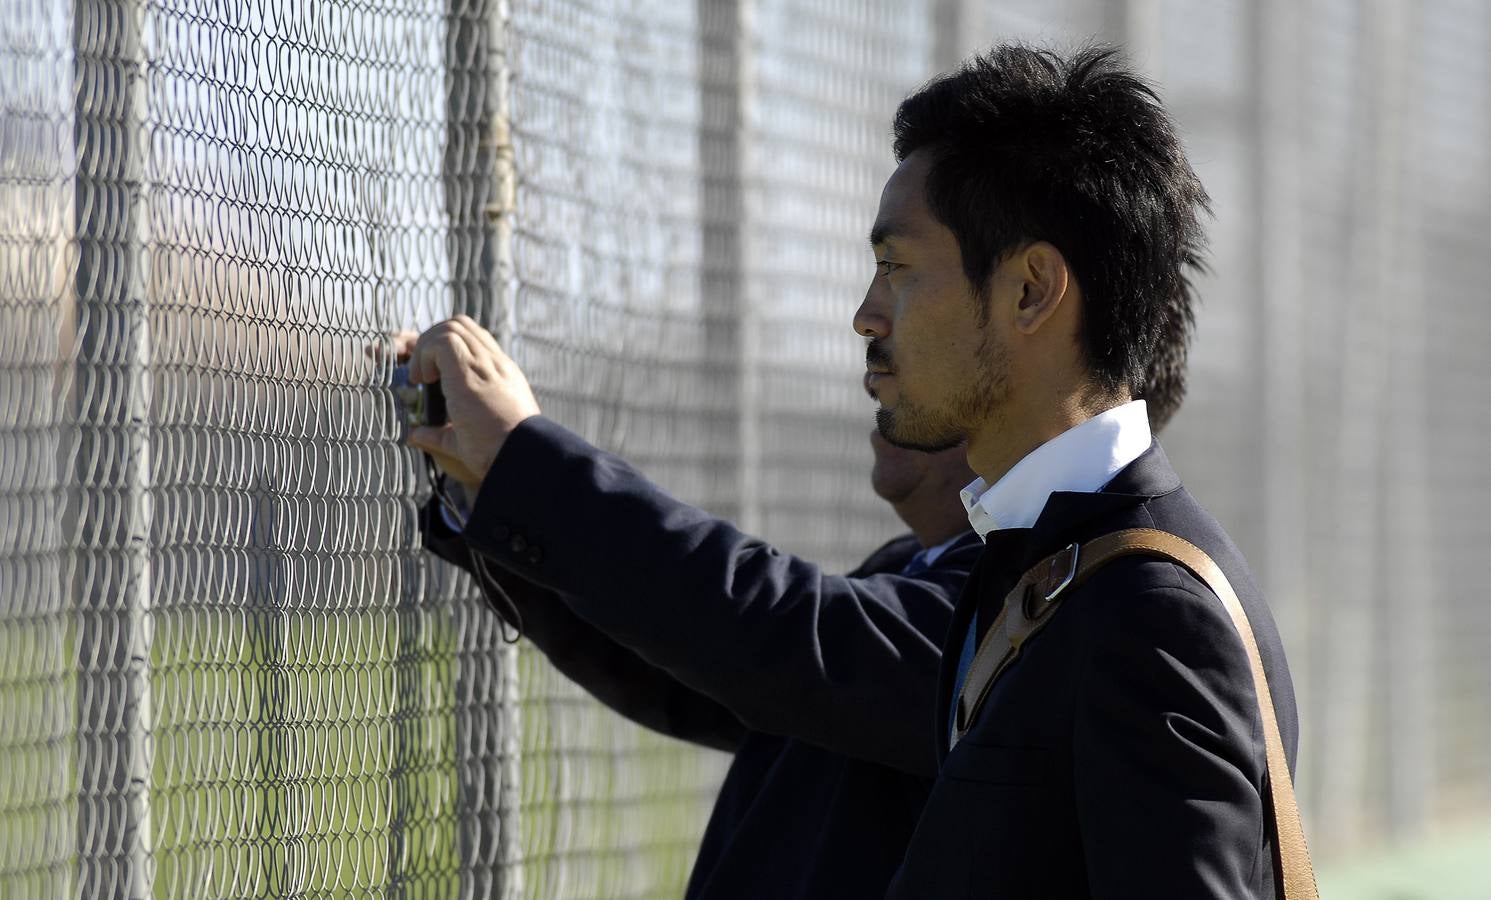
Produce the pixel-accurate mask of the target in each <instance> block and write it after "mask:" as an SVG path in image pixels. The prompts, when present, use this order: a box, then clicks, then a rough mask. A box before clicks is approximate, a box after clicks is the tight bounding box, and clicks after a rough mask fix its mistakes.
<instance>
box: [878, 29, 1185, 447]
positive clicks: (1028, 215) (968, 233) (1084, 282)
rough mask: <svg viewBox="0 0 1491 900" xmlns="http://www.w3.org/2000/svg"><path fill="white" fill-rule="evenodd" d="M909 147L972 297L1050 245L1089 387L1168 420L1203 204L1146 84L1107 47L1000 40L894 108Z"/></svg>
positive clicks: (898, 142) (900, 151)
mask: <svg viewBox="0 0 1491 900" xmlns="http://www.w3.org/2000/svg"><path fill="white" fill-rule="evenodd" d="M922 149H926V150H928V151H929V152H931V153H932V155H933V156H932V162H931V167H930V169H929V171H928V174H927V184H926V197H927V204H928V206H929V207H930V208H931V210H932V214H933V215H934V216H935V217H936V218H937V219H938V220H939V221H940V222H942V223H943V224H944V225H946V226H947V227H948V228H949V229H950V230H951V231H952V232H953V234H954V235H955V236H956V237H957V239H958V247H959V249H960V250H961V251H962V254H963V270H964V274H965V275H966V276H967V277H968V280H969V281H970V282H972V283H973V285H974V286H975V288H976V289H977V294H978V295H979V296H981V297H982V296H983V290H984V287H985V285H986V284H987V282H988V279H989V277H990V275H992V274H993V272H994V269H995V267H996V266H997V265H998V263H999V262H1000V260H1001V259H1003V258H1004V257H1006V256H1007V255H1008V254H1009V253H1010V252H1012V251H1014V250H1016V249H1018V248H1019V247H1020V246H1022V245H1023V244H1025V243H1028V242H1030V241H1037V240H1043V241H1048V242H1050V243H1051V244H1053V245H1055V246H1056V247H1057V248H1058V249H1059V250H1061V252H1062V254H1063V255H1064V256H1065V257H1066V260H1067V264H1068V265H1069V266H1071V269H1072V273H1073V275H1074V276H1075V277H1076V280H1077V283H1078V285H1079V286H1080V287H1081V289H1082V294H1083V309H1082V324H1081V331H1080V339H1081V342H1082V349H1083V351H1084V354H1085V356H1086V358H1087V362H1088V365H1089V366H1090V367H1091V369H1092V373H1093V376H1094V379H1095V380H1096V382H1097V384H1098V386H1099V387H1100V388H1101V389H1103V390H1106V391H1110V392H1114V393H1117V392H1118V391H1120V390H1121V389H1122V388H1125V387H1127V388H1128V389H1129V390H1130V391H1131V392H1132V393H1133V394H1134V395H1135V396H1139V397H1145V398H1146V400H1147V401H1148V402H1149V403H1151V404H1154V403H1159V404H1160V405H1161V409H1160V410H1151V418H1155V413H1156V412H1161V413H1163V416H1162V417H1160V419H1159V421H1161V422H1162V423H1163V421H1164V420H1168V419H1169V417H1170V415H1171V414H1172V413H1173V412H1174V410H1175V408H1176V407H1177V406H1178V405H1179V403H1180V398H1181V396H1182V395H1183V394H1184V392H1185V357H1186V346H1187V344H1188V343H1189V340H1190V334H1191V327H1192V321H1193V320H1192V313H1191V302H1192V290H1191V284H1190V280H1189V279H1190V276H1191V275H1192V274H1193V273H1195V272H1197V271H1198V270H1200V268H1201V267H1202V265H1203V255H1204V248H1205V234H1204V233H1203V230H1202V227H1201V218H1202V216H1203V214H1205V213H1208V212H1209V200H1208V198H1207V196H1206V191H1205V189H1204V188H1202V186H1201V181H1200V179H1198V178H1197V177H1196V173H1195V172H1193V171H1192V170H1191V166H1190V163H1188V162H1187V161H1186V157H1185V152H1184V150H1183V148H1182V147H1181V142H1180V139H1179V137H1178V136H1177V135H1176V133H1175V127H1174V125H1173V124H1172V123H1171V121H1170V117H1169V116H1168V115H1167V114H1166V113H1165V111H1164V109H1162V108H1161V106H1160V101H1159V98H1158V97H1156V95H1155V93H1154V90H1153V89H1151V88H1150V87H1149V85H1147V84H1146V83H1145V82H1144V81H1143V80H1142V79H1140V78H1139V77H1138V76H1136V75H1134V74H1133V73H1132V72H1130V71H1128V70H1127V69H1126V68H1124V66H1123V64H1122V63H1121V62H1120V60H1119V57H1118V54H1117V52H1116V51H1114V50H1113V49H1111V48H1103V47H1089V48H1086V49H1083V50H1080V51H1078V52H1076V53H1074V54H1072V55H1071V56H1070V57H1063V56H1061V55H1059V54H1057V53H1056V52H1054V51H1051V50H1043V49H1036V48H1032V47H1027V46H1023V45H1018V44H1008V45H1002V46H999V47H996V48H994V49H993V50H990V51H989V52H987V53H984V54H981V55H979V56H975V57H974V58H972V59H970V60H968V61H967V62H965V63H964V64H963V65H962V66H961V67H959V68H958V70H957V71H955V72H953V73H951V74H948V75H943V76H941V77H939V78H937V79H935V80H933V81H932V82H930V83H928V84H927V85H926V86H924V87H923V88H921V89H920V90H918V91H917V92H916V93H914V94H912V95H911V96H910V97H907V98H906V100H905V101H904V102H902V103H901V106H900V108H899V109H898V110H897V111H896V122H895V152H896V159H897V160H904V159H906V157H908V156H910V155H911V154H912V153H915V152H916V151H918V150H922Z"/></svg>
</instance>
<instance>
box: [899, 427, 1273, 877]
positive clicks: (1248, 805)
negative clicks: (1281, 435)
mask: <svg viewBox="0 0 1491 900" xmlns="http://www.w3.org/2000/svg"><path fill="white" fill-rule="evenodd" d="M1132 527H1146V528H1158V529H1161V530H1164V531H1169V532H1172V533H1174V534H1177V535H1179V536H1181V537H1183V538H1185V539H1187V540H1189V541H1190V542H1192V543H1193V544H1196V545H1197V546H1199V547H1200V548H1201V549H1203V550H1205V551H1206V552H1207V553H1208V554H1209V555H1210V556H1211V557H1212V559H1214V560H1215V561H1216V562H1217V564H1218V565H1219V566H1220V567H1221V569H1222V571H1223V573H1225V574H1226V576H1227V579H1228V580H1229V581H1230V582H1231V584H1232V587H1233V589H1234V590H1235V591H1236V592H1237V596H1238V598H1239V600H1240V601H1241V602H1242V605H1243V608H1244V610H1245V611H1246V612H1247V615H1248V619H1249V621H1250V623H1251V624H1252V626H1253V631H1254V632H1255V634H1256V635H1257V639H1258V645H1259V649H1260V650H1261V653H1262V656H1263V663H1264V668H1265V670H1266V671H1267V674H1268V678H1269V685H1270V688H1271V690H1272V693H1273V699H1274V707H1275V711H1276V714H1277V716H1278V720H1279V728H1280V731H1281V732H1282V734H1283V738H1284V744H1285V748H1286V751H1287V753H1288V756H1289V760H1290V766H1291V769H1292V767H1293V764H1294V758H1295V750H1296V746H1297V743H1298V736H1299V727H1298V720H1297V716H1296V710H1295V704H1294V689H1293V684H1292V682H1291V681H1290V678H1289V670H1288V667H1287V666H1286V665H1285V661H1284V650H1283V647H1282V645H1281V644H1280V641H1279V634H1278V630H1277V628H1276V627H1275V625H1274V621H1273V617H1272V616H1271V615H1270V613H1269V610H1268V607H1267V605H1266V604H1265V602H1264V599H1263V596H1262V595H1261V594H1260V593H1259V590H1258V587H1257V586H1256V585H1255V584H1254V582H1253V577H1252V575H1251V573H1250V572H1249V571H1248V566H1247V563H1246V562H1245V561H1244V560H1243V558H1242V555H1241V554H1240V553H1239V552H1238V550H1237V548H1236V547H1235V546H1234V545H1233V543H1232V541H1231V540H1230V539H1229V538H1228V537H1227V535H1226V533H1225V532H1223V530H1222V528H1221V526H1220V525H1218V524H1217V522H1216V520H1215V519H1213V518H1212V517H1211V516H1210V515H1209V514H1208V513H1207V512H1206V511H1205V510H1204V509H1202V508H1201V506H1200V504H1198V503H1197V502H1196V500H1195V499H1194V498H1192V497H1191V495H1190V494H1189V493H1188V492H1187V491H1186V490H1185V488H1183V487H1182V486H1181V483H1180V479H1179V477H1177V476H1176V474H1175V471H1174V470H1173V469H1172V468H1171V467H1170V463H1169V462H1168V461H1167V460H1166V458H1165V454H1164V452H1163V451H1162V450H1161V449H1160V446H1159V444H1158V443H1156V444H1155V445H1153V446H1152V447H1151V448H1150V449H1149V451H1148V452H1146V453H1145V454H1144V455H1143V456H1141V457H1140V458H1139V459H1138V460H1137V461H1135V462H1134V463H1133V464H1132V465H1130V466H1129V467H1128V468H1126V469H1125V470H1124V471H1122V472H1120V473H1119V475H1118V476H1117V477H1116V478H1115V479H1114V480H1113V481H1112V482H1111V483H1110V484H1109V485H1108V486H1107V487H1106V488H1104V490H1102V491H1101V492H1099V493H1096V494H1077V493H1057V494H1053V495H1051V498H1050V500H1049V501H1048V502H1047V504H1046V507H1045V509H1044V511H1043V512H1042V513H1041V516H1040V518H1039V520H1038V521H1037V522H1036V524H1035V526H1034V528H1031V529H1012V530H1009V531H996V532H992V533H990V535H989V536H988V543H987V545H986V547H985V550H984V553H983V555H982V557H981V558H980V560H979V563H978V565H977V566H976V567H975V569H974V572H973V574H972V576H971V577H970V581H969V585H968V589H967V591H966V592H965V594H964V596H963V597H962V599H961V600H960V601H959V604H958V609H957V611H956V613H955V614H954V620H953V625H952V627H951V629H950V630H949V637H948V644H947V648H946V650H945V652H944V656H943V659H944V663H943V670H942V675H941V678H940V682H939V683H940V687H939V692H938V704H937V712H938V715H939V722H938V725H937V728H936V738H937V741H938V745H939V751H940V753H941V754H942V760H941V762H942V765H941V771H940V773H939V775H938V778H937V782H936V784H935V785H934V787H933V789H932V793H931V795H930V797H929V798H928V801H927V805H926V808H925V811H924V812H923V815H922V819H921V822H920V823H919V824H918V825H917V829H916V834H915V836H914V837H913V838H912V841H911V844H910V846H909V848H908V849H907V855H906V861H905V863H904V865H903V866H902V869H901V871H900V872H899V873H898V875H897V877H896V879H895V882H894V884H893V885H892V887H891V890H890V896H891V897H894V898H907V900H909V898H927V897H937V898H947V897H990V898H996V897H999V898H1032V897H1039V898H1103V900H1117V898H1136V900H1137V898H1144V900H1150V898H1185V900H1202V898H1219V900H1220V898H1227V900H1236V898H1243V897H1249V898H1272V897H1273V896H1274V890H1273V883H1274V865H1273V861H1272V848H1271V847H1270V846H1269V844H1268V842H1267V841H1266V840H1265V838H1264V818H1263V817H1264V800H1263V798H1264V797H1265V796H1266V793H1265V792H1264V774H1265V770H1266V765H1265V760H1264V746H1263V734H1262V722H1261V717H1260V716H1259V714H1258V712H1257V700H1256V695H1255V693H1254V690H1253V682H1252V677H1251V674H1250V672H1249V668H1248V660H1247V656H1246V655H1245V653H1244V650H1243V645H1242V641H1241V639H1240V638H1239V637H1238V635H1237V633H1236V631H1235V630H1234V628H1233V626H1232V623H1231V620H1230V619H1229V618H1228V617H1227V613H1226V611H1225V610H1224V609H1223V607H1222V605H1221V602H1220V601H1219V600H1218V599H1217V597H1216V595H1214V594H1212V593H1211V592H1210V591H1209V590H1207V589H1206V588H1205V586H1203V585H1202V584H1201V582H1200V581H1198V580H1197V579H1196V578H1195V577H1194V576H1193V575H1191V574H1190V573H1189V572H1188V571H1186V570H1185V569H1183V568H1181V567H1179V566H1177V565H1174V564H1172V563H1169V562H1162V561H1158V560H1153V559H1145V558H1142V557H1126V558H1123V559H1119V560H1116V561H1114V562H1113V563H1111V564H1109V565H1107V566H1106V567H1104V568H1103V569H1101V570H1100V571H1099V572H1097V573H1096V574H1094V575H1093V576H1092V578H1091V579H1090V580H1089V581H1088V582H1087V583H1086V584H1084V585H1082V586H1081V587H1080V588H1078V589H1075V590H1073V592H1072V593H1071V594H1069V595H1068V596H1067V597H1066V599H1065V600H1064V602H1063V604H1062V606H1061V607H1060V608H1059V609H1058V610H1057V611H1056V612H1055V613H1053V614H1052V617H1051V619H1050V620H1049V621H1048V623H1047V625H1046V627H1045V628H1044V630H1042V631H1040V632H1039V633H1037V634H1036V635H1035V636H1034V637H1033V638H1032V639H1031V640H1030V641H1029V642H1028V643H1027V644H1026V645H1025V646H1024V648H1023V649H1022V651H1021V655H1020V657H1019V659H1018V660H1017V661H1016V662H1015V663H1014V665H1013V666H1011V667H1010V668H1009V669H1008V670H1007V671H1006V672H1005V673H1004V674H1003V675H1002V676H1001V677H1000V679H999V680H998V681H996V682H995V684H994V687H993V689H992V690H991V691H990V693H989V695H988V697H987V699H986V700H985V702H984V705H983V707H982V709H981V710H980V712H979V714H978V715H977V716H976V718H975V720H974V723H973V725H972V727H971V728H970V730H969V732H968V734H967V735H966V736H965V737H964V738H963V739H962V740H961V741H959V742H958V744H957V746H956V747H954V748H953V749H952V750H951V752H948V751H947V746H948V730H949V721H948V719H949V712H950V710H951V706H952V683H953V680H954V678H953V676H954V672H955V670H956V666H957V660H958V656H959V650H960V649H961V645H962V641H963V636H964V635H965V634H966V633H967V632H966V630H967V628H968V625H969V623H970V621H972V620H974V617H975V612H976V613H977V623H978V627H979V636H980V637H982V629H983V628H986V627H987V626H988V624H989V623H990V622H992V621H993V620H994V618H995V617H996V616H997V615H998V613H999V610H1000V607H1001V606H1002V604H1003V600H1004V596H1005V594H1006V593H1007V592H1008V591H1009V589H1010V587H1011V586H1012V585H1013V584H1014V582H1015V581H1016V580H1017V579H1018V578H1019V577H1020V575H1021V574H1022V573H1023V572H1024V571H1025V570H1027V569H1028V568H1029V567H1030V566H1032V565H1034V564H1035V563H1036V562H1038V561H1039V560H1041V559H1042V558H1044V557H1045V556H1047V555H1049V554H1051V553H1054V552H1056V551H1057V550H1060V549H1061V548H1062V547H1064V546H1066V545H1067V544H1068V543H1071V542H1073V541H1084V540H1089V539H1092V538H1095V537H1097V536H1099V535H1102V534H1106V533H1108V532H1112V531H1117V530H1119V529H1123V528H1132Z"/></svg>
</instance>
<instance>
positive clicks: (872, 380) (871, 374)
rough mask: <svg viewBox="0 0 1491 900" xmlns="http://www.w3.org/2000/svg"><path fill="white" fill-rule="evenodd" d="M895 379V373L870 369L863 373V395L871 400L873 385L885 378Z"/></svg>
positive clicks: (873, 391) (873, 395) (873, 393)
mask: <svg viewBox="0 0 1491 900" xmlns="http://www.w3.org/2000/svg"><path fill="white" fill-rule="evenodd" d="M893 377H895V373H894V372H891V371H889V370H884V369H871V370H870V371H868V372H866V373H865V393H866V394H869V395H870V396H871V397H872V398H873V397H875V385H876V384H878V383H879V382H881V381H883V380H884V379H887V378H893Z"/></svg>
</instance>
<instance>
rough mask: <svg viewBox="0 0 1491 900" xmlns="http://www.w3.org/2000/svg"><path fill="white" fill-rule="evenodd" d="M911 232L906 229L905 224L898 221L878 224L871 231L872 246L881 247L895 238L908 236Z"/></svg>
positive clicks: (893, 220)
mask: <svg viewBox="0 0 1491 900" xmlns="http://www.w3.org/2000/svg"><path fill="white" fill-rule="evenodd" d="M910 230H911V229H909V228H907V227H906V223H905V222H902V221H899V220H897V219H891V220H889V221H881V222H876V223H875V225H874V227H872V228H871V229H870V246H871V247H876V246H879V245H880V244H883V243H885V242H886V241H888V240H890V239H891V238H893V237H900V236H901V235H904V234H906V233H907V232H909V231H910Z"/></svg>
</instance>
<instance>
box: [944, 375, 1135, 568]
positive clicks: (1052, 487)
mask: <svg viewBox="0 0 1491 900" xmlns="http://www.w3.org/2000/svg"><path fill="white" fill-rule="evenodd" d="M1151 441H1152V437H1151V435H1150V433H1149V413H1148V412H1147V411H1146V409H1145V406H1144V401H1143V400H1133V401H1130V402H1129V403H1125V404H1123V405H1122V406H1115V407H1114V408H1113V409H1110V410H1108V411H1107V412H1105V413H1101V414H1099V415H1096V416H1093V417H1092V418H1091V419H1088V420H1087V421H1086V422H1083V423H1082V424H1080V425H1076V426H1073V427H1072V428H1069V429H1067V430H1066V431H1064V432H1062V433H1061V434H1059V435H1057V436H1056V437H1054V438H1052V439H1051V440H1049V441H1047V442H1046V443H1044V444H1042V445H1040V446H1039V447H1037V448H1035V449H1034V450H1032V451H1031V452H1030V453H1029V454H1027V455H1026V457H1025V458H1024V459H1022V460H1020V461H1019V462H1018V463H1016V464H1015V467H1014V468H1013V469H1010V470H1009V471H1008V472H1006V473H1005V475H1004V477H1003V478H1001V479H999V480H998V481H996V482H995V483H994V486H993V487H989V485H988V483H987V482H985V481H984V479H982V478H975V479H974V480H973V482H972V483H970V484H969V485H968V486H967V487H965V488H964V489H963V492H962V497H963V507H964V508H965V509H967V510H968V523H969V524H970V525H972V526H973V530H974V531H977V532H978V536H979V538H981V539H982V538H984V537H985V536H987V535H988V533H989V532H991V531H994V530H996V529H1000V528H1029V527H1031V526H1032V525H1034V524H1035V520H1036V519H1037V518H1039V517H1040V514H1041V510H1043V509H1045V508H1046V500H1047V499H1048V498H1050V496H1051V495H1052V494H1053V493H1056V492H1057V491H1077V492H1080V493H1092V492H1094V491H1097V490H1100V489H1101V488H1102V487H1103V486H1104V485H1106V484H1107V483H1108V482H1110V481H1112V480H1113V476H1115V475H1117V474H1118V473H1119V472H1121V471H1123V470H1124V468H1126V467H1127V466H1128V465H1129V464H1130V463H1132V462H1133V461H1134V460H1136V459H1138V458H1139V457H1140V456H1142V455H1143V454H1144V451H1146V450H1148V449H1149V445H1150V443H1151Z"/></svg>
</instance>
